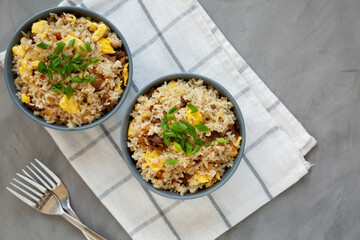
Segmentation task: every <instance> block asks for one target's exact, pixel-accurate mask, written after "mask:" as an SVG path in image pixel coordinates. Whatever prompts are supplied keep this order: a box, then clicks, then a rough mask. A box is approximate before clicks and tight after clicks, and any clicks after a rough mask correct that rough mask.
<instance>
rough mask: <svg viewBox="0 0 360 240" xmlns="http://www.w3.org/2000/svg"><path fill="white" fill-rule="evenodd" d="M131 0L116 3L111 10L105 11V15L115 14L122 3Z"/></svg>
mask: <svg viewBox="0 0 360 240" xmlns="http://www.w3.org/2000/svg"><path fill="white" fill-rule="evenodd" d="M128 1H129V0H122V1H120V2H118V3H117V4H115V6H113V7H112V8H111V9H110V10H108V11H106V12H105V13H104V16H106V17H108V16H110V15H111V14H113V13H114V12H116V11H117V10H118V9H119V8H120V7H121V6H122V5H124V4H125V3H126V2H128Z"/></svg>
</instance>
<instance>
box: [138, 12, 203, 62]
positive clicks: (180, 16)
mask: <svg viewBox="0 0 360 240" xmlns="http://www.w3.org/2000/svg"><path fill="white" fill-rule="evenodd" d="M195 9H196V6H195V5H193V6H192V7H190V8H189V9H188V10H186V11H185V12H183V13H182V14H180V15H179V16H177V17H176V18H174V19H173V20H172V21H171V22H170V23H168V25H166V26H165V27H164V28H163V29H161V31H160V32H161V34H164V33H165V32H166V31H167V30H169V29H170V28H171V27H172V26H174V25H175V24H176V23H177V22H179V21H180V20H181V19H183V18H184V17H185V16H187V15H188V14H190V13H191V12H192V11H194V10H195ZM159 36H160V35H159V34H158V33H157V34H156V35H155V36H153V37H152V38H151V39H150V40H149V41H148V42H146V43H145V44H144V45H142V46H141V47H139V48H138V49H136V50H135V51H134V52H133V54H132V56H133V57H135V56H136V55H138V54H139V53H141V52H142V51H144V50H145V49H146V48H148V47H149V46H150V45H151V44H153V43H154V42H155V41H156V40H157V39H158V38H159Z"/></svg>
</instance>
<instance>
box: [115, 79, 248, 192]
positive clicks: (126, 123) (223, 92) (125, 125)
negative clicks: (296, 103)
mask: <svg viewBox="0 0 360 240" xmlns="http://www.w3.org/2000/svg"><path fill="white" fill-rule="evenodd" d="M191 78H196V79H203V80H204V84H205V85H208V86H212V87H214V88H215V89H216V90H218V91H219V94H220V95H221V96H224V97H227V98H228V100H229V101H231V102H232V104H233V111H234V113H235V116H236V119H237V121H238V122H239V127H240V133H239V135H240V136H241V137H242V143H241V148H240V151H239V153H238V155H237V156H236V157H235V159H234V164H233V166H232V167H231V168H227V169H226V171H225V173H224V175H223V177H222V179H221V181H218V182H216V183H215V184H214V185H213V186H211V187H209V188H205V189H201V190H199V191H198V192H196V193H186V194H185V195H184V196H180V195H179V194H178V193H174V192H170V191H166V190H159V189H156V188H154V187H153V185H152V184H151V183H150V182H147V181H145V180H144V179H143V178H142V176H141V174H140V173H139V171H138V170H137V168H136V165H135V162H134V161H133V160H132V157H131V152H130V150H129V148H128V147H127V138H128V136H127V133H128V128H129V122H130V120H131V116H130V113H131V112H132V111H133V108H134V105H135V104H136V102H137V99H138V97H139V96H140V95H143V94H146V93H148V92H149V91H150V89H151V88H152V87H158V86H161V85H162V84H163V83H164V82H165V81H170V80H176V79H191ZM245 139H246V137H245V125H244V119H243V117H242V114H241V111H240V108H239V106H238V105H237V103H236V101H235V99H234V97H233V96H232V95H231V94H230V93H229V92H228V91H227V90H226V89H225V88H224V87H223V86H222V85H220V84H219V83H217V82H215V81H214V80H211V79H209V78H207V77H205V76H201V75H197V74H192V73H180V74H172V75H168V76H165V77H162V78H159V79H157V80H155V81H153V82H151V83H150V84H149V85H147V86H146V87H144V88H143V89H142V90H141V91H140V92H138V93H137V94H136V96H135V97H134V98H133V100H132V101H131V103H130V104H129V107H128V110H127V111H126V113H125V115H124V118H123V122H122V125H121V134H120V144H121V150H122V153H123V157H124V160H125V162H126V164H127V165H128V167H129V169H130V171H131V172H132V174H133V175H134V176H135V178H136V179H137V180H138V181H139V182H140V183H141V184H142V185H143V186H144V187H146V188H147V189H149V190H151V191H153V192H155V193H157V194H159V195H161V196H164V197H169V198H174V199H193V198H198V197H202V196H206V195H208V194H210V193H211V192H213V191H215V190H216V189H218V188H220V187H221V186H222V185H224V184H225V182H226V181H227V180H229V178H230V177H231V176H232V175H233V174H234V172H235V170H236V169H237V167H238V166H239V164H240V161H241V159H242V156H243V154H244V149H245Z"/></svg>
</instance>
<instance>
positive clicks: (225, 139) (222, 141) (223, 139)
mask: <svg viewBox="0 0 360 240" xmlns="http://www.w3.org/2000/svg"><path fill="white" fill-rule="evenodd" d="M229 140H230V139H229V138H227V137H225V138H216V141H218V142H219V143H226V142H227V141H229Z"/></svg>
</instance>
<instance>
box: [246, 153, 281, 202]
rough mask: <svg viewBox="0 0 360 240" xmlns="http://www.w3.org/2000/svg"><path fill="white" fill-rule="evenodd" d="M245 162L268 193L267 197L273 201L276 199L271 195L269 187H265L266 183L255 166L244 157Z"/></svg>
mask: <svg viewBox="0 0 360 240" xmlns="http://www.w3.org/2000/svg"><path fill="white" fill-rule="evenodd" d="M243 158H244V160H245V163H246V164H247V165H248V166H249V168H250V170H251V172H252V173H253V174H254V175H255V177H256V179H257V180H258V182H259V183H260V185H261V187H262V188H263V189H264V192H265V193H266V195H267V196H268V197H269V198H270V200H271V199H273V198H274V197H273V196H272V195H271V193H270V191H269V189H268V188H267V186H266V185H265V183H264V181H263V180H262V178H261V177H260V175H259V173H258V172H257V171H256V169H255V168H254V166H253V165H252V164H251V163H250V161H249V159H248V158H247V157H246V156H245V155H244V157H243Z"/></svg>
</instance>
